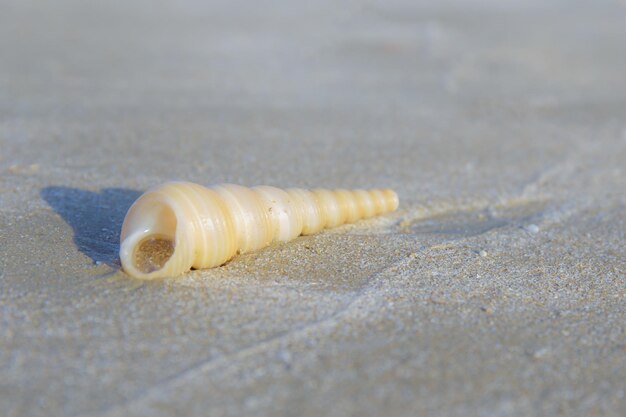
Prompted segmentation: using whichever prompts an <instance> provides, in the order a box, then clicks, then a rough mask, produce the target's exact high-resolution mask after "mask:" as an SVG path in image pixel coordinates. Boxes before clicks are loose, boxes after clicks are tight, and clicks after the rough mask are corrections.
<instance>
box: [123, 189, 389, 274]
mask: <svg viewBox="0 0 626 417" xmlns="http://www.w3.org/2000/svg"><path fill="white" fill-rule="evenodd" d="M397 207H398V196H397V194H396V193H395V192H393V191H392V190H369V191H364V190H356V191H347V190H332V191H331V190H313V191H308V190H302V189H289V190H281V189H279V188H274V187H268V186H259V187H254V188H246V187H242V186H239V185H233V184H223V185H216V186H213V187H210V188H206V187H202V186H200V185H198V184H193V183H188V182H170V183H166V184H163V185H160V186H158V187H155V188H152V189H151V190H148V191H147V192H146V193H145V194H143V195H142V196H141V197H139V199H138V200H137V201H135V203H134V204H133V205H132V207H131V208H130V210H128V213H127V214H126V218H125V219H124V225H123V226H122V234H121V243H120V259H121V261H122V267H123V268H124V270H125V271H126V272H127V273H128V274H129V275H132V276H133V277H135V278H141V279H153V278H160V277H173V276H177V275H180V274H182V273H185V272H187V271H189V270H190V269H191V268H196V269H201V268H212V267H216V266H220V265H222V264H224V263H225V262H227V261H228V260H230V259H231V258H232V257H233V256H235V255H236V254H238V253H246V252H251V251H254V250H257V249H260V248H263V247H265V246H268V245H269V244H271V243H272V242H287V241H290V240H292V239H295V238H296V237H298V236H300V235H309V234H312V233H316V232H318V231H320V230H322V229H324V228H327V227H335V226H339V225H341V224H344V223H351V222H355V221H357V220H359V219H365V218H368V217H372V216H375V215H378V214H383V213H387V212H390V211H393V210H395V209H396V208H397Z"/></svg>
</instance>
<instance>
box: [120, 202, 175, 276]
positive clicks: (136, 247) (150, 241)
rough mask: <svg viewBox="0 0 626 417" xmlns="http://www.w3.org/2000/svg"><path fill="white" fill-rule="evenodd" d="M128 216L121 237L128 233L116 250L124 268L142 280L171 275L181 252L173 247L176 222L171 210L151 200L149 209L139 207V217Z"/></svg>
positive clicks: (165, 205)
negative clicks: (125, 228)
mask: <svg viewBox="0 0 626 417" xmlns="http://www.w3.org/2000/svg"><path fill="white" fill-rule="evenodd" d="M131 210H132V209H131ZM132 214H133V215H132V216H130V217H129V216H127V219H126V220H127V223H128V224H125V226H127V230H126V231H123V232H122V235H123V236H124V235H125V233H128V235H127V236H124V237H123V239H122V245H121V248H120V258H121V260H122V266H123V267H124V269H125V270H126V271H128V272H129V273H131V275H133V276H135V277H138V278H143V279H153V278H158V277H161V276H166V275H169V274H174V275H175V274H176V272H175V271H174V270H172V267H174V268H175V267H176V265H177V264H178V263H179V261H180V255H181V253H178V252H180V251H179V250H178V249H180V248H178V245H177V241H178V239H177V230H176V228H177V224H178V222H177V219H176V215H175V213H174V210H173V209H172V207H170V206H169V205H168V204H167V203H165V202H160V201H156V202H154V201H153V202H151V205H150V206H148V207H145V206H144V207H142V211H141V215H139V214H138V213H135V212H132ZM125 222H126V221H125ZM175 258H176V260H175ZM172 263H174V264H176V265H172Z"/></svg>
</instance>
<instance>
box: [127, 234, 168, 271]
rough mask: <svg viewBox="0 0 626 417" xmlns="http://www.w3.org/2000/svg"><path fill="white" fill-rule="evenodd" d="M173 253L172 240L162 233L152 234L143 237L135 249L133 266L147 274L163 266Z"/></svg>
mask: <svg viewBox="0 0 626 417" xmlns="http://www.w3.org/2000/svg"><path fill="white" fill-rule="evenodd" d="M173 254H174V241H173V240H172V239H170V238H169V237H167V236H164V235H152V236H148V237H146V238H145V239H143V240H142V241H141V242H140V243H139V244H138V245H137V248H136V249H135V254H134V257H133V258H134V259H133V262H134V264H135V268H137V269H138V270H139V271H141V272H143V273H144V274H149V273H151V272H154V271H158V270H159V269H161V268H163V266H165V264H166V263H167V261H168V260H169V259H170V258H171V257H172V255H173Z"/></svg>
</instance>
